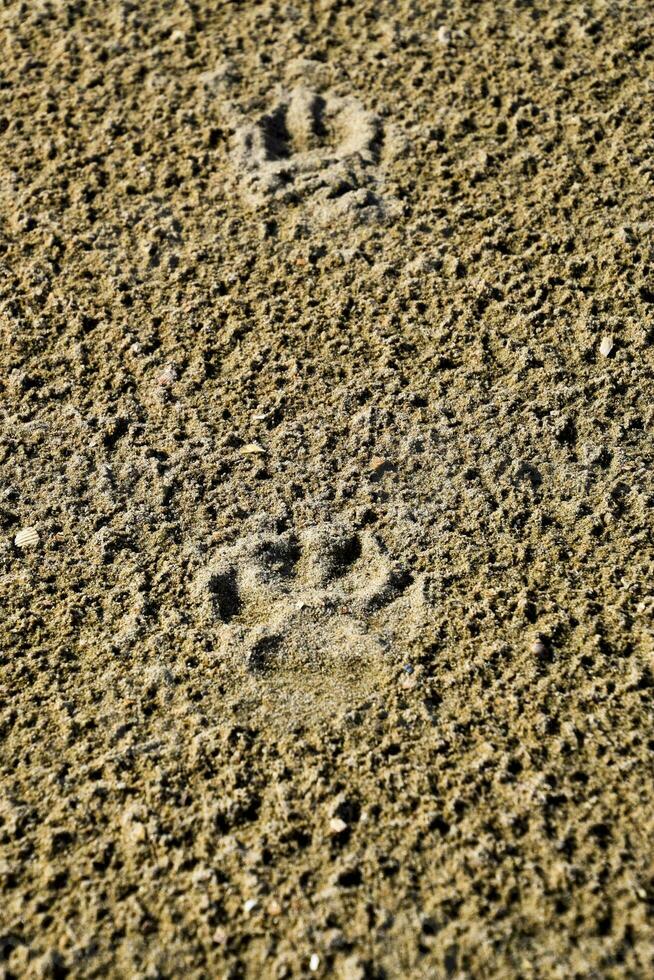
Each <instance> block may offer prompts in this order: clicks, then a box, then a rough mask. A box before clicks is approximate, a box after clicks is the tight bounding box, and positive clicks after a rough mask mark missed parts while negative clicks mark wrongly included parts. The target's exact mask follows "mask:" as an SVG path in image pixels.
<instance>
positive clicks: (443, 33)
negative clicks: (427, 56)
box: [436, 24, 452, 47]
mask: <svg viewBox="0 0 654 980" xmlns="http://www.w3.org/2000/svg"><path fill="white" fill-rule="evenodd" d="M436 39H437V41H438V43H439V44H442V45H443V46H444V47H446V46H447V45H448V44H449V43H450V41H451V40H452V31H451V30H450V29H449V27H446V26H445V24H441V26H440V27H439V28H438V30H437V31H436Z"/></svg>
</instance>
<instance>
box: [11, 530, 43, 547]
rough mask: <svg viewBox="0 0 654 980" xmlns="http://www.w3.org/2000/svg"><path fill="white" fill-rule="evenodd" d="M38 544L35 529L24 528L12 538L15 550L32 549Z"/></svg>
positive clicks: (37, 533) (37, 534) (37, 535)
mask: <svg viewBox="0 0 654 980" xmlns="http://www.w3.org/2000/svg"><path fill="white" fill-rule="evenodd" d="M38 543H39V532H38V531H37V530H36V528H35V527H24V528H22V530H20V531H19V532H18V534H17V535H16V537H15V538H14V544H15V545H16V547H17V548H34V547H35V546H36V545H37V544H38Z"/></svg>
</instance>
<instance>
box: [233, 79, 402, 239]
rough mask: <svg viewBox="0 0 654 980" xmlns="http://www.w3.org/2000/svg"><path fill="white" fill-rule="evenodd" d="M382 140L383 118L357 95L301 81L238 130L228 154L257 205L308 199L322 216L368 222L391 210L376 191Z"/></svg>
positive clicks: (378, 183) (380, 183) (251, 198)
mask: <svg viewBox="0 0 654 980" xmlns="http://www.w3.org/2000/svg"><path fill="white" fill-rule="evenodd" d="M382 144H383V128H382V123H381V119H380V118H379V117H378V116H376V115H375V114H374V113H372V112H368V111H367V110H365V109H364V108H363V107H362V106H361V104H360V103H359V102H358V101H357V100H356V99H354V98H339V97H336V96H332V95H320V94H318V93H316V92H313V91H310V90H309V89H307V88H304V87H302V86H300V87H296V88H294V89H292V90H291V91H289V92H285V93H283V94H282V95H281V97H280V99H279V101H278V103H277V104H276V105H275V106H274V108H273V109H272V111H271V112H269V113H266V114H264V115H262V116H261V117H260V118H259V119H257V120H256V121H254V122H250V123H247V124H246V125H244V126H242V127H241V128H240V129H239V130H238V132H237V137H236V146H235V151H234V158H235V162H236V166H237V169H238V171H239V177H240V183H241V186H242V187H243V189H244V190H245V192H246V195H247V196H248V197H249V198H250V200H251V202H252V203H253V204H255V205H260V204H262V203H266V202H273V203H279V204H286V205H292V204H299V203H300V202H302V201H304V200H306V199H308V198H311V199H312V202H313V205H314V213H315V214H317V216H318V218H319V219H320V218H321V217H322V219H323V220H324V221H325V222H327V221H329V220H332V219H333V217H334V216H335V215H336V214H337V213H341V214H342V215H348V216H358V217H359V218H360V219H361V220H365V221H368V220H376V219H379V218H382V217H384V216H386V215H387V214H389V213H390V211H392V207H391V206H390V202H388V201H384V199H383V196H382V193H381V191H382V179H381V172H380V166H379V165H380V160H381V152H382Z"/></svg>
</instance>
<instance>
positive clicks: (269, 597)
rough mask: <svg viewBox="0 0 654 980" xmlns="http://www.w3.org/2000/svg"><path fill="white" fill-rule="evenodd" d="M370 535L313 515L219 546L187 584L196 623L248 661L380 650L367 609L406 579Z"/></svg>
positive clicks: (342, 657)
mask: <svg viewBox="0 0 654 980" xmlns="http://www.w3.org/2000/svg"><path fill="white" fill-rule="evenodd" d="M411 581H412V579H411V576H410V575H409V573H408V572H407V571H406V570H405V569H403V568H401V567H399V566H398V565H397V564H396V563H394V562H393V561H392V560H391V559H390V558H389V556H388V555H387V554H386V552H385V549H384V547H383V545H382V544H381V542H379V541H378V540H377V539H376V538H375V537H374V536H373V535H369V534H363V535H360V534H357V533H356V532H354V531H352V530H351V529H349V528H347V527H345V526H340V525H336V524H321V525H318V526H316V527H313V528H310V529H308V530H305V531H303V532H302V533H300V534H299V535H296V534H294V533H291V532H286V533H282V534H278V533H273V532H260V533H256V534H252V535H249V536H247V537H245V538H243V539H242V540H241V541H240V542H239V543H237V544H235V545H233V546H230V547H228V548H225V549H224V550H223V551H222V552H221V553H220V554H219V555H217V556H216V558H215V560H214V561H213V562H211V563H210V564H209V565H208V566H207V567H206V568H204V569H203V570H202V572H201V573H200V574H199V576H198V577H197V578H196V580H195V582H194V583H193V590H192V591H193V596H194V600H195V603H196V607H197V608H198V611H199V615H200V616H201V617H202V620H203V622H204V623H205V624H206V625H207V626H208V627H210V628H212V629H213V630H215V632H216V635H217V640H218V645H219V646H220V647H221V648H224V649H226V650H232V651H239V652H240V656H241V657H242V658H243V659H244V662H245V664H246V666H247V667H248V669H249V670H251V671H253V672H262V671H266V670H268V669H272V668H283V667H287V668H291V669H294V670H295V669H314V668H319V669H323V668H325V667H326V666H328V665H329V664H335V663H340V664H341V666H343V665H346V664H347V663H348V662H350V661H354V660H358V661H359V662H360V661H361V660H362V659H365V658H369V657H370V656H371V655H373V654H374V653H379V652H380V650H383V649H384V638H383V635H381V634H378V633H377V631H376V630H375V623H374V621H375V616H376V614H377V613H378V612H380V611H381V610H382V609H384V608H385V607H387V606H389V605H390V604H392V603H394V602H395V601H396V600H397V599H398V598H399V597H400V596H401V595H402V594H403V593H404V592H405V590H406V589H407V588H408V586H409V585H410V584H411Z"/></svg>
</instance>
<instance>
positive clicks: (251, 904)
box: [243, 898, 257, 915]
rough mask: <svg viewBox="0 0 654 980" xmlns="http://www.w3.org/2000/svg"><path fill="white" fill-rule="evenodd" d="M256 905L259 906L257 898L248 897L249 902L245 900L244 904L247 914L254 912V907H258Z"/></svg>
mask: <svg viewBox="0 0 654 980" xmlns="http://www.w3.org/2000/svg"><path fill="white" fill-rule="evenodd" d="M256 907H257V900H256V898H248V900H247V902H244V904H243V911H244V912H245V913H246V915H249V914H250V912H253V911H254V909H256Z"/></svg>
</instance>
